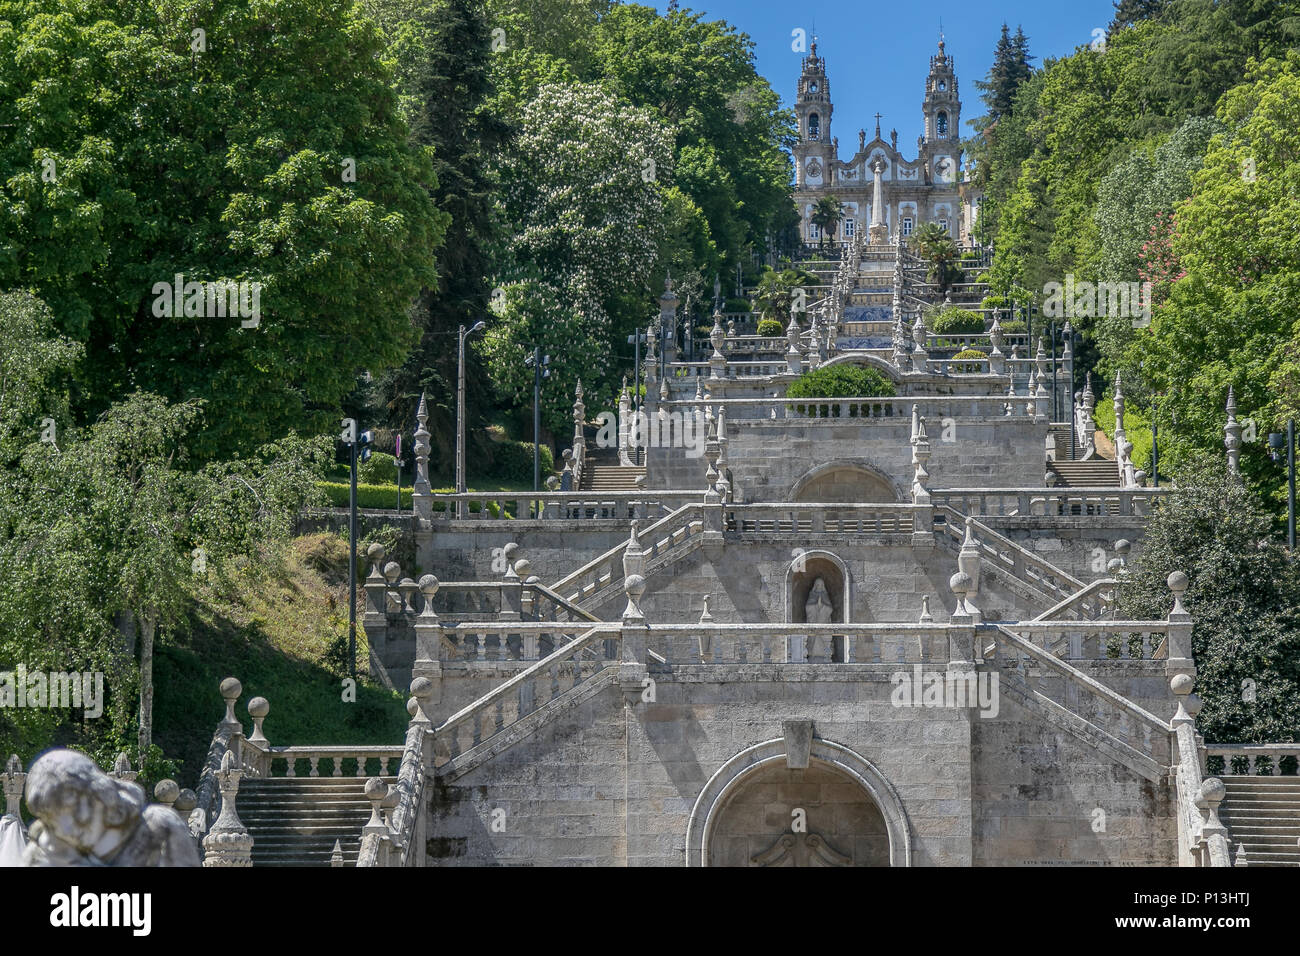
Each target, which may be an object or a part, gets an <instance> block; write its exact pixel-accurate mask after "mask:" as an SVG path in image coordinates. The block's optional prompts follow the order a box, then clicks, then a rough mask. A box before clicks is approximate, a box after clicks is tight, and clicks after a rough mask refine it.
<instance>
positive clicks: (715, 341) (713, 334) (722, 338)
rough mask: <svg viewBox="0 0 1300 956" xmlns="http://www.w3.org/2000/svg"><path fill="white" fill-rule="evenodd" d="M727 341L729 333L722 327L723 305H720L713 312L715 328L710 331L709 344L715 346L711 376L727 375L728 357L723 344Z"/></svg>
mask: <svg viewBox="0 0 1300 956" xmlns="http://www.w3.org/2000/svg"><path fill="white" fill-rule="evenodd" d="M726 341H727V333H726V332H725V331H723V328H722V307H721V306H719V307H718V308H717V309H715V310H714V312H713V329H712V330H711V331H710V332H709V344H710V345H712V346H713V354H712V355H710V356H709V378H726V376H727V357H726V356H725V355H724V354H722V346H723V343H725V342H726Z"/></svg>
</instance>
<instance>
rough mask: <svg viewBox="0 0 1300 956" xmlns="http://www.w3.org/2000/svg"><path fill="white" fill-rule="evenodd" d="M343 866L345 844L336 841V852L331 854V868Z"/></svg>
mask: <svg viewBox="0 0 1300 956" xmlns="http://www.w3.org/2000/svg"><path fill="white" fill-rule="evenodd" d="M342 865H343V844H342V843H341V842H339V841H338V840H335V841H334V851H333V852H332V853H330V866H342Z"/></svg>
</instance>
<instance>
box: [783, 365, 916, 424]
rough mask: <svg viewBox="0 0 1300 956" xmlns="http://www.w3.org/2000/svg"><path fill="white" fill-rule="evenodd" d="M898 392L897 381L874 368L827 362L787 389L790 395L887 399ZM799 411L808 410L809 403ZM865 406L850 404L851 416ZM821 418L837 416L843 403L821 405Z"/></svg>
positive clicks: (793, 396) (792, 383) (819, 412)
mask: <svg viewBox="0 0 1300 956" xmlns="http://www.w3.org/2000/svg"><path fill="white" fill-rule="evenodd" d="M893 394H894V383H893V382H891V381H890V380H889V379H887V378H885V376H884V375H882V374H881V373H880V372H878V371H877V370H876V369H874V368H868V367H866V366H863V365H826V366H823V367H821V368H818V369H813V370H812V371H810V372H804V373H803V374H802V375H800V376H799V377H798V378H797V379H795V380H794V381H793V382H791V383H790V387H789V388H788V389H786V396H787V397H788V398H884V397H887V396H890V395H893ZM794 407H795V409H796V410H797V411H798V412H799V414H801V415H804V414H807V413H808V406H807V405H796V406H794ZM862 410H863V409H862V406H861V405H849V406H848V413H849V416H850V417H857V416H858V415H861V414H862ZM817 414H818V415H820V416H821V417H827V416H831V417H834V416H837V415H839V414H840V411H839V406H835V405H833V406H827V405H822V406H820V410H819V411H818V412H817Z"/></svg>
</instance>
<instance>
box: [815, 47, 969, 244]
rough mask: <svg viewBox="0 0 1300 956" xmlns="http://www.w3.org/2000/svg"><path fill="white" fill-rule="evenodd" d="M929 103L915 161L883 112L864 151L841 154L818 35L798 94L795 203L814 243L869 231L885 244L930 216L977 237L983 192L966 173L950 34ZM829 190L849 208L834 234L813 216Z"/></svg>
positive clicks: (863, 140) (963, 236)
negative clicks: (883, 126)
mask: <svg viewBox="0 0 1300 956" xmlns="http://www.w3.org/2000/svg"><path fill="white" fill-rule="evenodd" d="M921 108H922V114H923V118H924V130H925V131H924V133H923V134H922V135H921V136H919V137H917V144H916V145H917V152H916V158H915V159H908V158H907V157H905V156H904V155H903V153H902V152H901V151H900V150H899V147H898V131H897V130H892V131H891V132H890V136H889V140H888V141H886V140H885V139H884V138H883V137H882V135H881V131H880V114H879V113H877V114H876V132H875V137H874V138H873V139H872V140H871V141H870V142H868V141H867V133H866V130H865V129H860V130H858V148H857V152H855V153H854V154H853V156H852V157H850V158H849V159H847V160H843V159H841V158H840V148H839V137H838V136H836V135H834V133H833V128H832V115H833V112H834V104H833V102H832V100H831V87H830V78H829V76H828V75H827V72H826V59H825V57H822V56H819V55H818V54H817V43H816V41H815V40H814V41H813V44H812V48H811V51H810V53H809V55H808V56H806V57H804V60H803V69H802V72H801V74H800V76H799V87H798V91H797V94H796V100H795V114H796V116H797V118H798V122H799V141H798V143H797V144H796V145H795V147H794V150H793V152H794V161H795V203H796V205H797V207H798V209H799V213H800V219H801V222H800V235H801V236H802V237H803V239H804V241H805V242H806V243H808V244H810V245H812V244H816V243H819V242H821V241H822V240H823V239H834V240H836V241H841V242H848V241H851V240H852V239H853V238H854V237H855V236H856V235H858V234H859V233H862V234H864V235H868V236H869V237H870V239H871V242H872V243H873V244H885V243H889V242H893V241H896V239H897V238H898V237H899V236H902V237H904V238H905V237H907V236H909V235H911V234H912V232H913V231H915V230H916V229H919V228H920V227H921V226H922V225H924V224H925V223H929V222H934V223H938V224H939V225H941V226H942V227H943V228H945V229H946V230H947V231H948V232H949V233H951V234H952V235H953V237H954V238H955V239H956V240H957V241H958V243H959V244H967V243H969V241H970V233H971V230H972V228H973V227H974V224H975V218H976V216H977V213H978V197H977V196H975V195H974V194H973V193H972V191H971V189H970V187H969V184H968V183H967V182H966V181H965V178H964V176H963V173H962V146H961V140H960V136H959V134H958V130H959V128H960V122H961V98H960V96H959V94H958V88H957V73H956V67H955V64H954V62H953V58H952V57H951V56H949V55H948V54H947V53H946V52H945V50H944V41H943V40H942V39H941V40H940V41H939V52H938V53H937V54H936V55H935V56H932V57H930V73H929V76H927V77H926V81H925V98H924V100H923V102H922V107H921ZM823 196H834V197H835V198H836V199H838V200H839V201H840V203H841V204H842V206H843V209H844V218H843V219H842V220H841V222H840V224H839V227H838V228H837V230H836V234H835V235H834V236H826V237H823V236H822V234H821V230H820V229H819V227H818V226H817V225H816V224H815V223H814V222H813V221H812V216H813V211H814V209H815V207H816V204H817V200H818V199H820V198H822V197H823ZM877 207H879V210H878V213H877ZM873 225H874V226H875V229H874V231H872V226H873Z"/></svg>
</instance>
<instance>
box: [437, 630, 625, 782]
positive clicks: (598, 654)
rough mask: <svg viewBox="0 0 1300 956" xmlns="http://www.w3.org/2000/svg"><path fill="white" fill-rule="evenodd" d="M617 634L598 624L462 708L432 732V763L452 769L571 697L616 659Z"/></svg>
mask: <svg viewBox="0 0 1300 956" xmlns="http://www.w3.org/2000/svg"><path fill="white" fill-rule="evenodd" d="M621 637H622V626H621V624H618V623H610V624H600V625H597V626H595V627H593V628H591V629H589V630H588V631H586V632H585V633H584V634H582V635H581V636H580V637H578V638H576V639H575V640H572V641H569V642H568V643H566V644H563V645H561V646H560V647H557V648H556V649H555V650H554V651H552V652H551V653H550V654H548V655H547V656H546V657H543V658H542V659H541V660H538V661H537V662H535V663H534V664H532V665H531V666H529V667H527V668H525V669H524V670H522V671H520V672H519V673H518V674H516V675H514V676H513V677H511V678H510V679H509V680H507V681H505V682H504V683H502V684H500V685H498V686H497V687H495V688H493V689H492V690H491V691H489V692H488V693H486V694H484V695H483V696H482V697H480V698H479V699H478V700H476V701H474V702H473V703H471V704H468V705H467V706H465V707H463V708H461V709H460V710H459V711H457V712H456V713H455V714H453V715H451V716H450V717H448V718H447V719H446V720H445V721H443V722H442V723H441V724H440V725H439V726H438V727H437V728H436V729H434V731H433V749H434V753H433V760H434V765H435V766H436V767H438V768H439V769H440V770H441V768H443V767H444V765H448V764H450V765H452V767H451V770H455V769H457V764H458V761H459V762H461V763H463V762H464V761H461V760H460V758H462V757H464V756H466V755H467V754H469V753H470V752H472V751H476V750H477V749H478V748H480V747H482V746H484V745H490V744H491V743H492V741H493V740H494V739H495V738H497V737H499V736H500V735H501V734H503V733H504V732H505V731H506V730H507V729H509V728H510V727H512V726H514V725H515V724H516V723H518V722H520V721H522V720H524V719H525V718H527V717H529V716H531V715H534V714H537V713H539V712H540V711H542V710H543V709H544V708H547V707H548V706H550V705H553V704H556V703H557V702H559V701H561V700H562V699H563V698H564V697H565V696H566V695H572V694H573V692H574V691H575V690H577V689H578V688H579V686H580V685H582V684H583V683H584V682H585V681H588V680H590V679H591V678H592V677H594V676H596V675H597V674H599V673H600V672H601V671H603V670H604V669H605V668H606V667H607V666H608V664H609V663H611V662H613V661H616V660H617V657H618V650H617V645H618V644H619V641H620V640H621ZM611 648H612V650H611ZM489 749H490V747H489ZM448 772H450V771H448Z"/></svg>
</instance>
